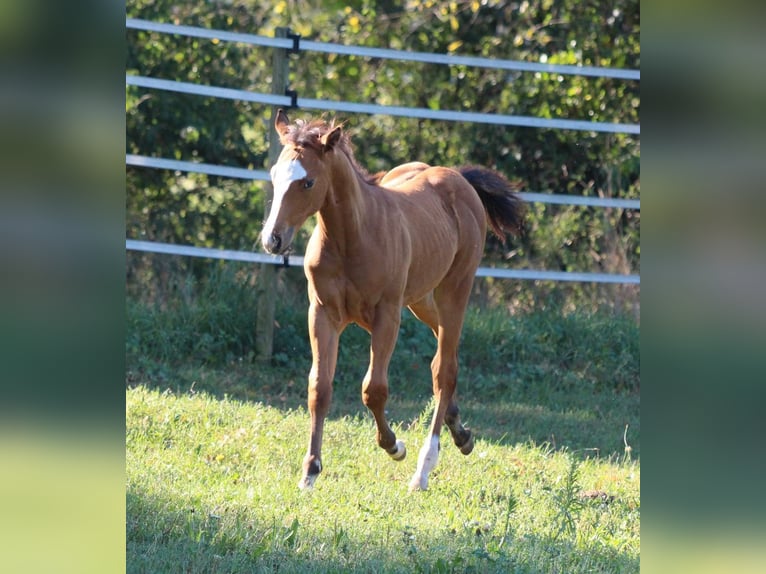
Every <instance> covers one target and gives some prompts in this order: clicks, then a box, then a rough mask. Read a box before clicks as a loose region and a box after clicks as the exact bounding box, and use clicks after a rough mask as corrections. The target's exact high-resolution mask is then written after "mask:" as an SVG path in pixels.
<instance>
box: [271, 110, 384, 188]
mask: <svg viewBox="0 0 766 574" xmlns="http://www.w3.org/2000/svg"><path fill="white" fill-rule="evenodd" d="M342 125H343V124H342V123H336V121H335V120H334V119H333V120H331V121H330V123H327V122H326V121H324V120H310V121H306V120H296V121H295V123H292V124H290V126H289V127H288V130H287V133H286V134H285V135H284V136H283V138H282V142H283V143H284V144H289V145H292V146H295V147H298V148H305V149H311V150H314V151H315V152H317V153H323V149H322V144H321V143H320V138H321V137H322V136H323V135H325V134H327V133H329V132H331V131H332V130H334V129H335V128H336V127H338V126H342ZM335 149H336V150H339V151H341V152H343V153H344V154H345V155H346V157H347V158H348V160H349V162H350V163H351V166H352V167H353V168H354V171H356V172H357V174H358V175H359V177H360V178H362V179H363V180H364V181H365V182H367V183H370V184H375V183H376V182H377V181H378V180H379V179H380V174H378V175H370V173H369V172H368V171H367V170H366V169H365V168H363V167H362V166H361V165H359V163H358V162H357V161H356V157H355V156H354V146H353V145H352V144H351V137H350V136H349V134H348V133H347V132H346V131H345V130H344V131H343V132H342V134H341V137H340V140H339V141H338V143H337V144H335Z"/></svg>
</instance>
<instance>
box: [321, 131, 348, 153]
mask: <svg viewBox="0 0 766 574" xmlns="http://www.w3.org/2000/svg"><path fill="white" fill-rule="evenodd" d="M342 134H343V128H342V127H341V126H338V127H337V128H335V129H334V130H332V131H330V132H328V133H326V134H325V135H323V136H322V137H321V138H319V143H321V144H322V149H323V150H324V151H330V150H331V149H333V148H334V147H335V144H337V143H338V142H339V141H340V136H341V135H342Z"/></svg>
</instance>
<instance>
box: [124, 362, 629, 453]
mask: <svg viewBox="0 0 766 574" xmlns="http://www.w3.org/2000/svg"><path fill="white" fill-rule="evenodd" d="M364 369H366V364H365V365H364V366H363V367H361V368H359V369H357V370H358V371H359V372H355V373H351V372H350V371H349V369H346V370H341V369H339V376H338V377H336V379H337V380H336V382H335V385H334V393H333V402H332V407H331V410H330V414H329V418H330V419H333V418H342V417H345V416H350V417H361V418H369V419H370V421H372V416H371V415H370V413H369V411H368V410H367V409H366V408H365V406H364V405H363V404H362V400H361V379H362V376H363V375H364ZM307 372H308V368H306V371H304V372H299V371H296V370H295V369H259V368H258V367H257V366H253V365H242V364H240V365H235V366H233V367H232V368H230V369H211V368H205V367H199V366H193V365H191V366H189V365H179V366H175V367H168V366H156V365H155V368H154V369H153V370H151V371H150V372H138V373H137V372H133V373H129V379H131V378H132V380H129V383H128V385H129V386H135V385H137V384H141V385H144V386H147V387H149V388H155V389H158V390H161V391H164V390H167V389H169V390H171V391H173V392H174V393H176V394H179V395H182V394H186V393H188V392H206V393H208V394H210V395H212V396H217V397H219V398H220V397H223V396H228V397H229V398H232V399H237V400H242V401H248V402H258V403H263V404H266V405H269V406H272V407H275V408H279V409H281V410H283V411H285V412H287V411H291V410H302V409H306V397H307V393H306V382H305V377H306V373H307ZM426 372H427V371H426V369H420V372H419V374H418V375H417V376H415V375H410V376H408V377H407V379H406V380H405V381H402V380H401V379H397V378H392V380H391V381H390V393H391V394H390V396H389V400H388V403H387V407H386V410H387V413H388V416H389V422H390V423H391V424H392V426H397V425H400V426H402V427H404V428H412V427H413V426H415V425H418V424H423V423H424V422H425V423H426V425H427V423H428V421H430V411H429V409H430V408H431V400H432V395H431V388H430V387H431V381H430V376H428V375H426ZM360 373H361V374H360ZM483 377H484V379H485V380H486V378H487V377H486V375H483ZM464 378H465V379H469V380H465V381H463V382H461V383H459V385H460V389H459V397H458V403H459V405H460V410H461V417H462V419H463V422H464V424H465V425H466V426H468V427H470V428H471V429H472V430H473V431H474V433H475V436H476V437H477V438H478V439H480V440H481V439H483V440H488V441H491V442H493V443H497V444H502V445H515V444H520V443H527V442H530V441H531V442H532V443H535V444H543V443H547V444H549V445H550V446H551V448H553V449H554V450H558V449H567V450H569V451H570V452H580V453H583V454H587V456H601V457H610V456H622V455H623V453H624V450H625V442H624V441H625V440H627V441H628V444H629V446H630V447H631V450H632V454H633V456H635V457H640V397H639V395H638V394H637V393H630V392H616V391H604V392H600V393H599V392H592V389H591V388H586V389H584V390H583V389H577V388H573V389H572V388H550V386H549V383H548V382H547V381H540V382H538V383H533V382H525V383H521V382H519V383H517V384H510V385H507V389H506V391H505V392H504V393H498V392H497V390H496V388H497V386H498V385H499V383H495V390H493V391H488V389H487V386H488V385H490V384H493V383H492V382H491V381H490V382H489V383H486V382H485V383H484V384H483V385H472V381H471V380H470V372H469V373H468V374H467V375H466V376H465V377H464ZM472 386H474V387H478V388H471V387H472ZM485 395H489V396H488V397H487V399H486V400H485V399H483V398H482V397H484V396H485ZM626 425H628V431H627V434H625V433H626V430H625V429H626ZM306 432H307V433H308V413H306ZM426 432H427V427H426V426H425V425H424V426H423V427H422V433H423V437H424V438H425V435H426ZM370 440H374V439H373V437H372V436H371V438H370ZM445 440H448V439H447V438H446V437H445ZM303 442H304V441H303V437H301V439H300V440H298V441H296V448H297V449H302V448H303Z"/></svg>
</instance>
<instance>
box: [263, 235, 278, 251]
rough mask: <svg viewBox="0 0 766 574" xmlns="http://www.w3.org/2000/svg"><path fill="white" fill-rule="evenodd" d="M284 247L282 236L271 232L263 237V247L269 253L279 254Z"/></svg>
mask: <svg viewBox="0 0 766 574" xmlns="http://www.w3.org/2000/svg"><path fill="white" fill-rule="evenodd" d="M281 247H282V237H281V236H279V235H277V234H275V233H271V234H269V235H268V236H265V237H264V238H263V248H264V249H265V250H266V251H268V252H269V253H274V254H278V253H279V250H280V248H281Z"/></svg>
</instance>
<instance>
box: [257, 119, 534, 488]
mask: <svg viewBox="0 0 766 574" xmlns="http://www.w3.org/2000/svg"><path fill="white" fill-rule="evenodd" d="M275 126H276V130H277V133H278V134H279V138H280V143H281V144H282V145H283V146H284V147H283V149H282V152H281V154H280V156H279V158H278V160H277V162H276V163H275V164H274V166H273V167H272V168H271V181H272V183H273V187H274V197H273V202H272V204H271V209H270V212H269V216H268V218H267V219H266V222H265V224H264V227H263V231H262V233H261V241H262V244H263V247H264V249H265V250H266V251H268V252H269V253H274V254H284V253H286V252H287V251H288V250H289V248H290V245H291V243H292V241H293V238H294V237H295V233H296V231H297V230H298V229H299V228H300V227H301V225H302V224H303V223H304V222H305V221H306V220H307V219H308V218H309V217H310V216H311V215H313V214H314V213H318V216H317V223H316V227H315V228H314V231H313V233H312V235H311V238H310V240H309V242H308V246H307V247H306V253H305V258H304V271H305V274H306V278H307V279H308V297H309V312H308V324H309V338H310V341H311V352H312V366H311V371H310V374H309V377H308V408H309V413H310V417H311V426H310V436H309V445H308V452H307V454H306V456H305V458H304V460H303V475H302V477H301V479H300V481H299V483H298V486H299V487H300V488H310V487H312V486H313V485H314V482H315V480H316V478H317V476H318V475H319V473H320V472H321V471H322V431H323V428H324V421H325V417H326V416H327V412H328V410H329V408H330V401H331V398H332V390H333V388H332V385H333V378H334V376H335V365H336V361H337V357H338V341H339V337H340V335H341V333H342V332H343V330H344V329H345V327H346V326H347V325H348V324H350V323H352V322H353V323H356V324H358V325H360V326H361V327H363V328H364V329H365V330H366V331H368V332H369V333H370V338H371V342H370V363H369V368H368V369H367V374H366V375H365V377H364V380H363V383H362V401H363V403H364V404H365V406H366V407H367V408H368V409H369V410H370V412H371V413H372V415H373V417H374V418H375V425H376V428H377V433H376V438H377V443H378V445H379V446H380V447H381V448H382V449H384V450H385V451H386V452H387V453H388V454H389V455H390V456H391V458H393V459H394V460H397V461H400V460H403V459H404V457H405V455H406V454H407V450H406V448H405V446H404V443H403V441H401V440H397V438H396V435H395V434H394V432H393V431H392V430H391V427H390V426H389V424H388V422H387V420H386V414H385V405H386V400H387V399H388V365H389V362H390V360H391V355H392V353H393V351H394V346H395V344H396V339H397V336H398V332H399V323H400V320H401V309H402V307H404V306H407V307H408V308H409V309H410V311H412V313H414V315H415V316H416V317H417V318H418V319H420V320H421V321H422V322H423V323H425V324H426V325H427V326H428V327H430V328H431V331H433V334H434V336H435V337H436V339H437V350H436V355H435V356H434V358H433V361H432V362H431V373H432V376H433V393H434V397H435V399H436V407H435V410H434V413H433V418H432V420H431V426H430V432H429V435H428V437H427V438H426V440H425V443H424V445H423V447H422V448H421V450H420V454H419V457H418V462H417V467H416V471H415V474H414V476H413V477H412V480H411V482H410V490H411V491H412V490H425V489H427V488H428V475H429V473H430V472H431V470H432V469H433V468H434V466H435V465H436V462H437V459H438V456H439V448H440V447H439V435H440V432H441V429H442V425H443V424H444V423H446V425H447V428H449V430H450V433H451V434H452V439H453V442H454V443H455V445H456V446H457V447H458V448H459V449H460V452H462V453H463V454H466V455H467V454H469V453H470V452H471V451H472V450H473V446H474V437H473V434H472V432H471V430H470V429H469V428H466V427H464V426H463V424H462V423H461V421H460V414H459V410H458V406H457V402H456V397H455V389H456V386H457V372H458V357H457V351H458V343H459V339H460V332H461V329H462V327H463V317H464V315H465V310H466V306H467V304H468V299H469V295H470V293H471V289H472V285H473V279H474V274H475V272H476V268H477V267H478V265H479V262H480V261H481V257H482V253H483V251H484V240H485V237H486V232H487V222H488V223H489V226H490V228H491V229H492V231H493V232H494V233H495V234H496V235H497V236H498V237H500V238H501V239H502V240H504V239H505V236H504V233H505V232H508V233H516V234H517V233H519V232H520V230H521V227H522V223H523V214H524V208H525V206H524V204H523V202H522V200H521V198H520V197H519V196H518V195H517V194H516V193H515V192H514V190H513V189H512V186H511V184H509V183H508V181H507V180H506V179H505V178H504V177H503V176H501V175H500V174H499V173H497V172H494V171H492V170H490V169H487V168H483V167H476V166H472V167H465V168H461V169H459V170H454V169H449V168H446V167H431V166H429V165H427V164H425V163H421V162H412V163H406V164H404V165H400V166H398V167H396V168H394V169H392V170H391V171H389V172H388V173H380V174H377V175H370V174H369V173H368V172H367V171H366V170H364V168H362V167H360V166H359V164H358V163H357V162H356V159H355V158H354V154H353V149H352V146H351V142H350V138H349V136H348V134H346V133H345V132H344V131H343V127H342V125H336V123H335V121H334V120H333V121H332V122H330V123H327V122H325V121H323V120H311V121H304V120H298V121H297V122H295V123H294V124H290V121H289V120H288V118H287V115H286V114H285V113H284V111H283V110H279V111H278V112H277V114H276V118H275Z"/></svg>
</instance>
